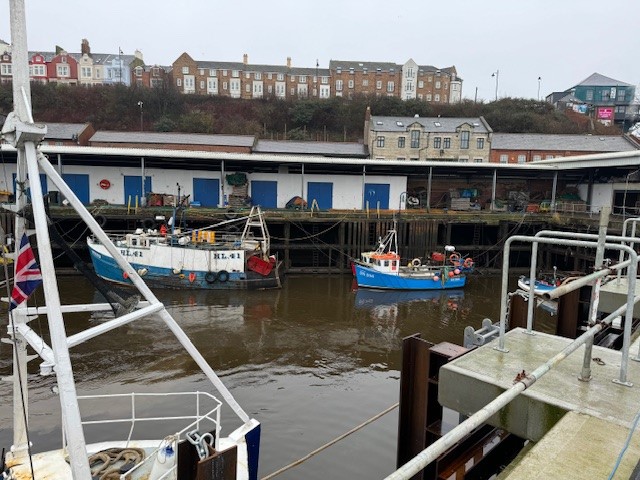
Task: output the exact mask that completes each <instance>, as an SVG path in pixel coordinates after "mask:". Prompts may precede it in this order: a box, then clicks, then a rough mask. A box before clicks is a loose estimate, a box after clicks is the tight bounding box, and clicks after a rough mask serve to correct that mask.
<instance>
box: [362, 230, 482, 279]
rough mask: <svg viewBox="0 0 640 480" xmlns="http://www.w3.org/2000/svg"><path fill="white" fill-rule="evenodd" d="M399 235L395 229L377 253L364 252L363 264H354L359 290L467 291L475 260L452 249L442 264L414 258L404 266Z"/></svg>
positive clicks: (386, 236) (382, 240)
mask: <svg viewBox="0 0 640 480" xmlns="http://www.w3.org/2000/svg"><path fill="white" fill-rule="evenodd" d="M397 238H398V235H397V232H396V230H395V229H393V230H389V232H388V233H387V234H386V235H385V237H384V238H382V239H381V240H380V242H379V244H378V248H376V250H374V251H370V252H363V253H362V254H361V257H360V260H358V261H354V262H353V269H354V274H355V279H356V282H357V284H358V287H364V288H378V289H383V290H386V289H388V290H448V289H455V288H463V287H464V286H465V284H466V282H467V276H466V273H467V272H468V271H470V270H471V269H473V260H471V259H470V258H467V259H463V258H462V256H461V255H460V254H458V253H457V252H456V251H455V248H454V247H452V246H447V247H446V248H445V251H446V252H447V253H448V254H449V257H448V258H445V256H444V255H443V258H444V260H443V261H442V262H441V263H439V264H434V263H429V264H423V263H422V261H421V260H420V259H418V258H414V259H413V260H412V261H411V262H409V264H408V265H406V266H405V265H402V262H401V258H400V255H399V254H398V240H397Z"/></svg>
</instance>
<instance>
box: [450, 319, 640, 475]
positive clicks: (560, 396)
mask: <svg viewBox="0 0 640 480" xmlns="http://www.w3.org/2000/svg"><path fill="white" fill-rule="evenodd" d="M571 341H572V340H571V339H568V338H564V337H558V336H554V335H549V334H545V333H540V332H535V335H530V334H527V333H526V331H525V330H524V329H520V328H517V329H514V330H512V331H510V332H508V333H507V335H506V338H505V347H506V348H507V349H508V350H509V352H508V353H503V352H500V351H498V350H496V349H495V348H494V347H495V346H497V342H496V341H494V342H491V343H489V344H487V345H484V346H482V347H480V348H477V349H475V350H473V351H471V352H469V353H468V354H466V355H463V356H461V357H459V358H457V359H455V360H453V361H452V362H450V363H448V364H446V365H444V366H443V367H442V368H441V370H440V381H439V397H438V400H439V401H440V403H441V404H442V405H443V406H445V407H448V408H451V409H453V410H455V411H458V412H461V413H463V414H471V413H474V412H476V411H478V410H479V409H481V408H482V407H483V406H484V405H486V404H487V403H489V402H490V401H491V400H493V399H494V398H495V397H496V396H497V395H499V394H500V393H502V392H503V391H504V390H506V389H507V388H509V387H511V386H512V385H513V384H514V380H515V378H516V376H518V375H519V374H521V373H522V372H523V371H524V372H525V373H527V374H528V373H531V372H533V371H534V370H535V369H536V368H537V367H538V366H540V365H542V364H544V363H545V362H546V361H547V360H549V359H550V358H551V357H553V356H554V355H555V354H557V353H558V352H560V351H561V350H562V349H563V348H564V347H566V346H567V345H568V344H569V343H571ZM637 351H638V344H637V343H636V344H634V345H632V347H631V358H630V360H629V365H628V373H627V382H630V383H632V384H633V385H632V386H625V385H621V384H619V383H616V382H614V381H613V380H614V379H615V380H618V379H619V375H620V364H621V359H622V354H621V352H619V351H615V350H610V349H607V348H602V347H598V346H594V347H593V355H592V358H594V359H598V361H595V360H594V361H592V363H591V366H592V370H591V375H592V378H591V381H589V382H582V381H580V380H579V379H578V376H579V374H580V371H581V368H582V360H583V354H584V347H581V348H579V349H578V350H577V351H576V352H574V353H573V354H572V355H570V356H569V357H568V358H566V359H565V360H564V361H562V362H560V364H559V365H557V366H556V367H555V368H554V369H552V370H550V371H549V372H548V373H547V374H546V375H545V376H543V377H542V378H541V379H539V380H538V381H537V382H536V383H535V384H533V385H532V386H531V387H530V388H528V389H527V390H525V391H524V392H523V393H522V394H521V395H519V396H518V397H517V398H516V399H515V400H514V401H513V402H511V403H510V404H509V405H507V406H506V407H505V408H504V409H502V411H501V412H499V413H498V414H496V415H495V416H494V417H492V418H491V419H490V422H489V423H491V424H492V425H494V426H497V427H500V428H504V429H506V430H508V431H510V432H512V433H515V434H516V435H518V436H520V437H522V438H527V439H529V440H532V441H534V442H539V443H537V444H536V445H535V446H534V447H533V448H532V449H531V450H530V451H529V452H527V453H525V454H523V456H522V458H521V459H520V462H516V465H515V466H513V467H512V468H511V469H510V471H511V472H512V473H511V475H513V476H509V477H508V478H523V479H524V478H530V477H528V476H526V475H532V474H533V475H537V476H536V478H545V475H544V474H542V473H540V472H542V471H545V470H546V471H548V472H553V475H551V477H553V478H606V475H603V473H602V472H603V471H606V474H608V473H609V472H610V470H611V467H612V466H613V465H614V464H615V460H616V457H617V455H618V454H619V452H620V451H621V450H622V448H623V446H624V443H625V438H626V435H627V433H628V431H629V429H630V428H631V427H632V425H633V422H634V418H635V416H636V413H637V412H638V408H639V406H640V363H639V362H636V361H633V360H632V358H634V357H635V356H636V354H637ZM470 391H473V392H474V395H468V392H470ZM567 412H570V415H569V414H567ZM592 438H594V440H593V441H592V440H591V439H592ZM637 444H638V442H636V447H635V448H636V450H637V448H638V447H637ZM559 445H562V448H559ZM605 445H606V446H605ZM637 458H638V452H637V451H630V452H628V453H627V455H626V456H625V459H626V460H625V462H623V466H621V469H622V470H620V469H619V472H618V474H619V477H616V478H629V473H630V472H631V471H632V470H633V468H634V467H635V463H636V460H637ZM594 459H595V460H594ZM517 463H520V464H521V465H522V467H521V468H520V467H518V466H517ZM552 463H553V464H554V465H551V464H552ZM531 464H536V465H538V466H539V467H540V469H539V470H538V469H537V468H536V469H534V470H531V468H530V466H531ZM623 467H624V468H623ZM592 468H593V469H594V470H593V471H592V470H590V469H592ZM559 471H566V475H564V474H562V475H560V476H558V472H559ZM623 471H624V472H626V476H624V475H623V474H622V472H623ZM519 472H523V473H519ZM524 472H528V473H524ZM531 472H535V473H531ZM551 477H549V478H551ZM501 478H506V477H504V476H503V477H501Z"/></svg>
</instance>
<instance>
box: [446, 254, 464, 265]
mask: <svg viewBox="0 0 640 480" xmlns="http://www.w3.org/2000/svg"><path fill="white" fill-rule="evenodd" d="M461 259H462V257H461V256H460V254H459V253H457V252H455V253H452V254H451V255H449V261H450V262H451V263H452V264H453V265H455V266H456V267H458V266H460V263H461V261H460V260H461Z"/></svg>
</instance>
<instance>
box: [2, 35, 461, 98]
mask: <svg viewBox="0 0 640 480" xmlns="http://www.w3.org/2000/svg"><path fill="white" fill-rule="evenodd" d="M29 69H30V76H31V79H32V80H33V81H36V82H42V83H47V82H51V83H67V84H77V85H112V84H123V85H140V86H146V87H159V86H161V85H164V84H166V83H171V84H172V85H174V86H175V88H176V89H177V90H178V91H180V92H182V93H185V94H202V95H221V96H228V97H232V98H263V97H267V96H269V97H271V96H273V97H276V98H282V99H291V98H325V99H326V98H334V97H347V98H351V97H353V96H355V95H377V96H390V97H397V98H401V99H403V100H412V99H417V100H422V101H425V102H430V103H438V104H446V103H457V102H460V101H461V99H462V79H461V78H460V77H459V76H458V73H457V70H456V68H455V67H454V66H451V67H446V68H438V67H434V66H432V65H418V64H417V63H416V62H415V61H414V60H412V59H409V60H407V61H406V62H405V63H403V64H396V63H392V62H370V61H342V60H331V61H330V62H329V66H328V68H324V67H323V68H320V65H319V64H318V63H317V62H316V65H315V67H294V66H293V65H292V62H291V58H290V57H288V58H287V61H286V64H283V65H260V64H251V63H249V57H248V55H247V54H245V55H244V56H243V60H242V62H222V61H210V60H206V61H201V60H194V59H193V58H192V57H191V56H190V55H189V54H188V53H183V54H182V55H180V56H179V57H178V58H177V59H176V60H175V61H174V62H173V64H172V65H170V66H161V65H147V64H145V62H144V60H143V56H142V52H140V51H138V50H136V52H135V53H134V55H125V54H124V53H123V52H122V51H119V52H118V54H100V53H92V52H91V48H90V46H89V41H88V40H86V39H83V40H82V44H81V48H80V53H69V52H67V51H65V50H64V49H62V48H60V47H57V48H56V51H55V52H30V53H29ZM11 78H12V64H11V49H10V45H8V44H6V43H4V42H1V41H0V82H9V81H11Z"/></svg>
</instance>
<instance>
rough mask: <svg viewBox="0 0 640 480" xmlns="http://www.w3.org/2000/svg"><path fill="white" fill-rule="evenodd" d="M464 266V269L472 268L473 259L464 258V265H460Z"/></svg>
mask: <svg viewBox="0 0 640 480" xmlns="http://www.w3.org/2000/svg"><path fill="white" fill-rule="evenodd" d="M462 265H463V266H464V268H471V267H473V259H472V258H471V257H469V258H465V259H464V263H463V264H462Z"/></svg>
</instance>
